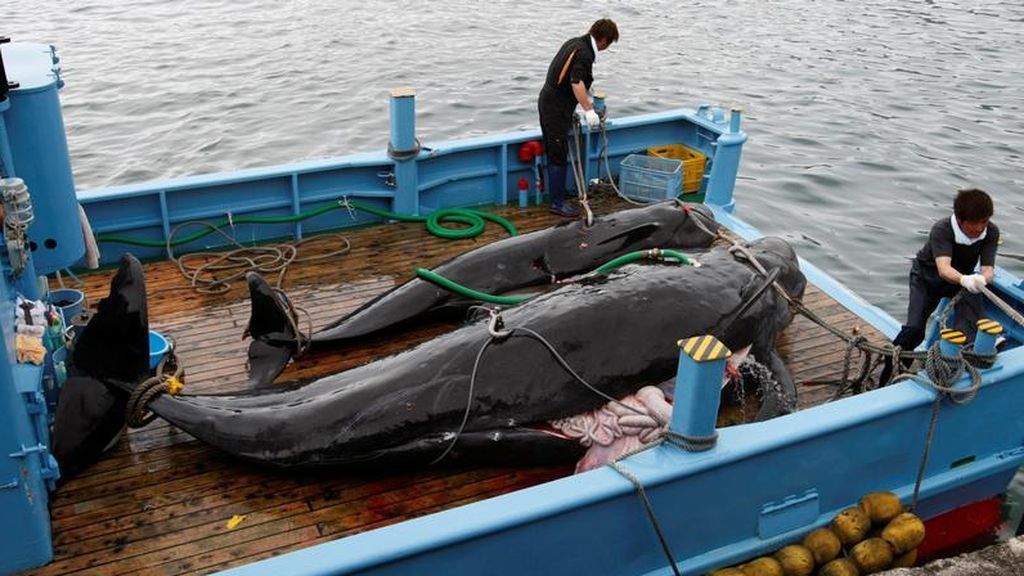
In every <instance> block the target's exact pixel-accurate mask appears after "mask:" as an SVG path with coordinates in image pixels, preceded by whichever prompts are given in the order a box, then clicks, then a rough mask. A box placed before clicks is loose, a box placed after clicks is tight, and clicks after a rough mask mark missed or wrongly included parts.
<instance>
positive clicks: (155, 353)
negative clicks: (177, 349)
mask: <svg viewBox="0 0 1024 576" xmlns="http://www.w3.org/2000/svg"><path fill="white" fill-rule="evenodd" d="M168 347H169V346H168V344H167V338H164V335H163V334H161V333H159V332H155V331H153V330H150V331H149V369H150V370H152V369H154V368H156V366H157V364H159V363H160V360H162V359H163V357H164V354H167V349H168Z"/></svg>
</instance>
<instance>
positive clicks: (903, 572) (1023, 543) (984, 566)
mask: <svg viewBox="0 0 1024 576" xmlns="http://www.w3.org/2000/svg"><path fill="white" fill-rule="evenodd" d="M876 574H877V576H996V575H1003V574H1005V575H1007V576H1010V575H1014V576H1016V575H1024V536H1017V537H1016V538H1013V539H1011V540H1009V541H1008V542H1003V543H1002V544H995V545H993V546H989V547H988V548H985V549H982V550H978V551H977V552H971V553H969V554H961V555H960V556H957V557H955V558H944V559H942V560H936V561H934V562H931V563H929V564H926V565H924V566H921V567H919V568H896V569H894V570H887V571H885V572H878V573H876Z"/></svg>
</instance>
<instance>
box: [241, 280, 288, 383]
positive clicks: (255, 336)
mask: <svg viewBox="0 0 1024 576" xmlns="http://www.w3.org/2000/svg"><path fill="white" fill-rule="evenodd" d="M246 280H248V282H249V301H250V304H251V307H252V312H251V314H250V316H249V326H248V328H246V333H247V334H248V335H249V336H250V337H251V338H252V343H250V344H249V366H248V368H249V386H250V387H251V388H255V389H260V388H267V387H269V386H271V385H272V384H273V382H274V379H275V378H277V376H278V375H279V374H280V373H281V371H282V370H284V367H285V366H286V365H287V364H288V361H289V360H291V358H292V356H294V355H295V352H296V351H297V350H298V341H297V339H296V336H297V335H296V333H295V327H294V326H295V324H294V322H293V321H292V320H291V316H290V312H289V310H288V309H287V308H286V304H285V301H284V298H285V297H284V296H283V295H282V294H281V293H280V292H278V291H277V290H275V289H274V288H273V287H271V286H270V284H267V281H266V280H264V279H263V277H261V276H260V275H259V274H256V273H255V272H250V273H248V274H246Z"/></svg>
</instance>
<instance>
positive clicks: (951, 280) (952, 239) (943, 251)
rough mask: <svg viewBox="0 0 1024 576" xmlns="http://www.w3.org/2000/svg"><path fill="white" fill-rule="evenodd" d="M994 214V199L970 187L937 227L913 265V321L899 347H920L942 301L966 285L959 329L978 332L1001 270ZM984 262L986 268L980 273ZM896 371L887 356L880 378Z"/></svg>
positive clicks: (883, 379) (884, 380)
mask: <svg viewBox="0 0 1024 576" xmlns="http://www.w3.org/2000/svg"><path fill="white" fill-rule="evenodd" d="M992 213H993V208H992V198H990V197H989V195H988V194H986V193H985V192H984V191H982V190H978V189H976V188H969V189H965V190H960V191H959V192H957V195H956V199H955V200H954V201H953V214H952V215H951V216H950V217H949V218H943V219H941V220H939V221H938V222H936V223H935V224H934V225H933V226H932V229H931V232H929V234H928V242H926V243H925V245H924V247H923V248H921V250H920V251H918V253H917V257H916V258H914V262H913V264H912V265H911V267H910V303H909V304H908V306H907V323H906V324H904V325H903V328H902V329H901V330H900V333H899V334H897V335H896V338H895V339H894V340H893V341H892V343H893V345H894V346H899V347H900V348H901V349H903V350H913V349H914V348H917V345H918V344H920V343H921V342H922V341H923V340H924V336H925V328H926V325H927V322H928V317H929V316H930V315H931V313H932V312H934V311H935V308H936V307H937V306H938V305H939V300H941V299H942V298H943V297H952V296H954V295H956V293H957V291H958V290H959V289H960V288H963V289H964V290H967V292H968V294H965V295H964V297H963V298H961V300H960V305H959V306H958V307H957V310H956V328H957V329H958V330H960V331H961V332H963V333H964V334H966V335H967V336H968V338H971V337H972V335H973V334H974V332H975V326H974V324H975V321H976V320H977V319H978V318H979V317H980V315H981V311H982V301H981V295H980V292H981V289H982V288H983V287H984V286H985V285H986V284H988V283H989V282H991V281H992V277H993V276H994V275H995V265H996V246H997V244H998V243H999V228H998V227H997V226H996V225H995V224H993V223H992V222H991V221H990V219H991V218H992ZM979 262H980V264H981V269H980V271H979V272H975V271H974V269H975V267H976V266H978V264H979ZM904 364H905V365H906V364H907V363H904ZM892 371H893V366H892V359H891V358H887V359H886V361H885V365H884V367H883V369H882V373H881V375H880V376H879V378H878V382H879V383H880V384H886V383H888V381H889V379H890V378H891V377H892Z"/></svg>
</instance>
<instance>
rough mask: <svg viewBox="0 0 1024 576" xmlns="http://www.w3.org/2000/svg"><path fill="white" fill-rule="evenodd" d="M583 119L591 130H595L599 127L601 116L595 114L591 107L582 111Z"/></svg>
mask: <svg viewBox="0 0 1024 576" xmlns="http://www.w3.org/2000/svg"><path fill="white" fill-rule="evenodd" d="M583 120H584V121H585V122H586V123H587V126H589V127H590V129H591V130H596V129H598V128H600V127H601V117H600V116H598V115H597V112H594V109H593V108H591V109H590V110H587V111H586V112H584V113H583Z"/></svg>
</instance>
